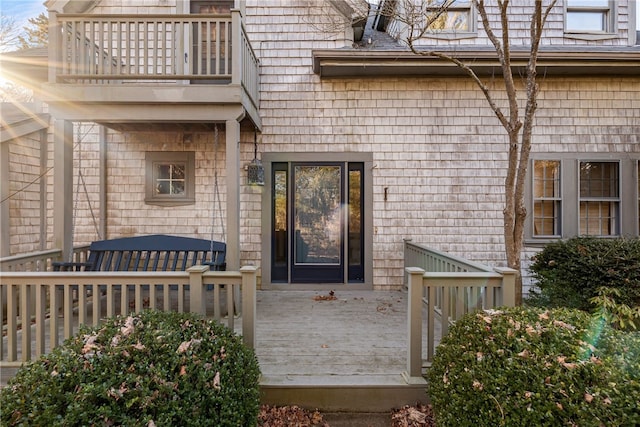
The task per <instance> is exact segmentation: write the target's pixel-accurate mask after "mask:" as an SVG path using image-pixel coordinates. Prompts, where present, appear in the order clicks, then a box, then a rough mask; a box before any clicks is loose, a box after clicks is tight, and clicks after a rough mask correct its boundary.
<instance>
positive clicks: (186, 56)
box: [184, 52, 189, 64]
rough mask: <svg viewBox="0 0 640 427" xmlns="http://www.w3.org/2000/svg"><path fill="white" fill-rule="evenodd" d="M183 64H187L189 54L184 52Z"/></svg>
mask: <svg viewBox="0 0 640 427" xmlns="http://www.w3.org/2000/svg"><path fill="white" fill-rule="evenodd" d="M184 63H185V64H187V63H189V54H188V53H186V52H185V54H184Z"/></svg>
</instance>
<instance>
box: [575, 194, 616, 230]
mask: <svg viewBox="0 0 640 427" xmlns="http://www.w3.org/2000/svg"><path fill="white" fill-rule="evenodd" d="M617 212H618V203H617V202H597V201H588V202H580V234H582V235H585V236H616V235H618V230H617V227H616V224H617V222H618V218H617V217H618V215H617Z"/></svg>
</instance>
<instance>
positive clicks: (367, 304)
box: [1, 289, 437, 411]
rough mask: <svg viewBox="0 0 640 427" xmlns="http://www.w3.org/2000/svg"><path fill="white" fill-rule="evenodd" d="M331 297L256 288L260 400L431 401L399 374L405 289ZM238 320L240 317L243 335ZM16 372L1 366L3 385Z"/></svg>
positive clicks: (347, 405)
mask: <svg viewBox="0 0 640 427" xmlns="http://www.w3.org/2000/svg"><path fill="white" fill-rule="evenodd" d="M328 295H329V293H328V292H320V291H318V292H316V291H258V292H257V310H256V311H257V313H256V316H257V318H256V349H255V351H256V355H257V356H258V361H259V364H260V369H261V371H262V379H261V385H262V387H261V388H262V400H263V402H265V403H270V404H278V405H280V404H293V403H295V404H298V405H301V406H307V407H319V408H324V409H328V410H336V411H340V410H349V409H357V410H362V411H376V410H380V411H386V410H388V409H389V408H392V407H398V406H401V405H402V404H411V403H415V402H416V401H418V400H420V401H426V400H427V396H426V393H425V389H426V384H418V385H407V384H406V382H405V381H404V379H403V377H402V373H403V371H405V370H406V360H407V350H406V347H407V293H406V291H389V292H385V291H348V290H339V289H338V290H336V291H335V297H336V299H335V300H318V299H321V297H327V296H328ZM425 317H426V316H425ZM423 318H424V317H423ZM241 324H242V322H241V319H236V321H235V328H236V330H237V332H239V333H240V332H241V330H240V328H241ZM436 326H437V325H436ZM425 344H426V343H423V348H424V345H425ZM423 353H424V350H423ZM14 373H15V369H12V368H3V369H2V375H1V377H2V378H1V384H2V385H4V384H6V382H7V381H8V379H9V378H10V377H11V376H12V375H13V374H14Z"/></svg>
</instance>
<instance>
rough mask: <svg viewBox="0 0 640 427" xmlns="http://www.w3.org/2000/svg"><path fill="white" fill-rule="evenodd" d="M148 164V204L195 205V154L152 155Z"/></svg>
mask: <svg viewBox="0 0 640 427" xmlns="http://www.w3.org/2000/svg"><path fill="white" fill-rule="evenodd" d="M145 163H146V164H145V166H146V167H145V170H146V197H145V202H146V203H149V204H155V205H162V206H177V205H187V204H193V203H195V153H194V152H193V151H149V152H147V153H146V157H145Z"/></svg>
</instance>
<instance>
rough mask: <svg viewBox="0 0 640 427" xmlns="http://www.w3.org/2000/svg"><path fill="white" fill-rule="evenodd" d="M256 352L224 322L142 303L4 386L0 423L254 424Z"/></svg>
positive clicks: (85, 332) (256, 408)
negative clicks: (145, 306)
mask: <svg viewBox="0 0 640 427" xmlns="http://www.w3.org/2000/svg"><path fill="white" fill-rule="evenodd" d="M259 375H260V372H259V367H258V362H257V359H256V357H255V355H254V353H253V351H252V350H251V349H248V348H247V347H245V346H244V345H243V343H242V341H241V338H240V337H238V336H236V335H234V334H233V333H232V332H231V331H230V330H229V329H228V328H226V327H225V326H223V325H220V324H219V323H216V322H213V321H207V320H205V319H202V318H200V317H198V316H196V315H192V314H178V313H163V312H157V311H145V312H142V313H140V314H135V315H132V316H129V317H117V318H115V319H110V320H109V321H107V322H105V323H104V324H103V325H102V326H101V327H98V328H95V329H83V330H81V331H80V333H79V334H78V335H76V336H75V337H73V338H71V339H69V340H67V341H66V342H65V343H64V344H63V345H62V346H60V347H57V348H56V349H55V350H54V351H53V352H52V353H51V354H49V355H46V356H43V357H42V358H40V359H39V360H37V361H35V362H32V363H29V364H27V365H25V366H23V367H22V368H21V369H20V370H19V371H18V373H17V375H16V376H15V377H14V378H13V379H12V380H11V381H10V382H9V384H8V386H7V387H6V388H4V389H3V390H2V391H1V392H0V407H2V416H1V421H2V422H1V423H0V424H2V425H6V426H17V425H42V426H44V425H46V426H56V425H58V426H63V425H64V426H67V425H127V426H153V425H157V426H178V425H179V426H210V425H216V426H251V425H255V424H256V422H257V416H258V411H259V386H258V378H259Z"/></svg>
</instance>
